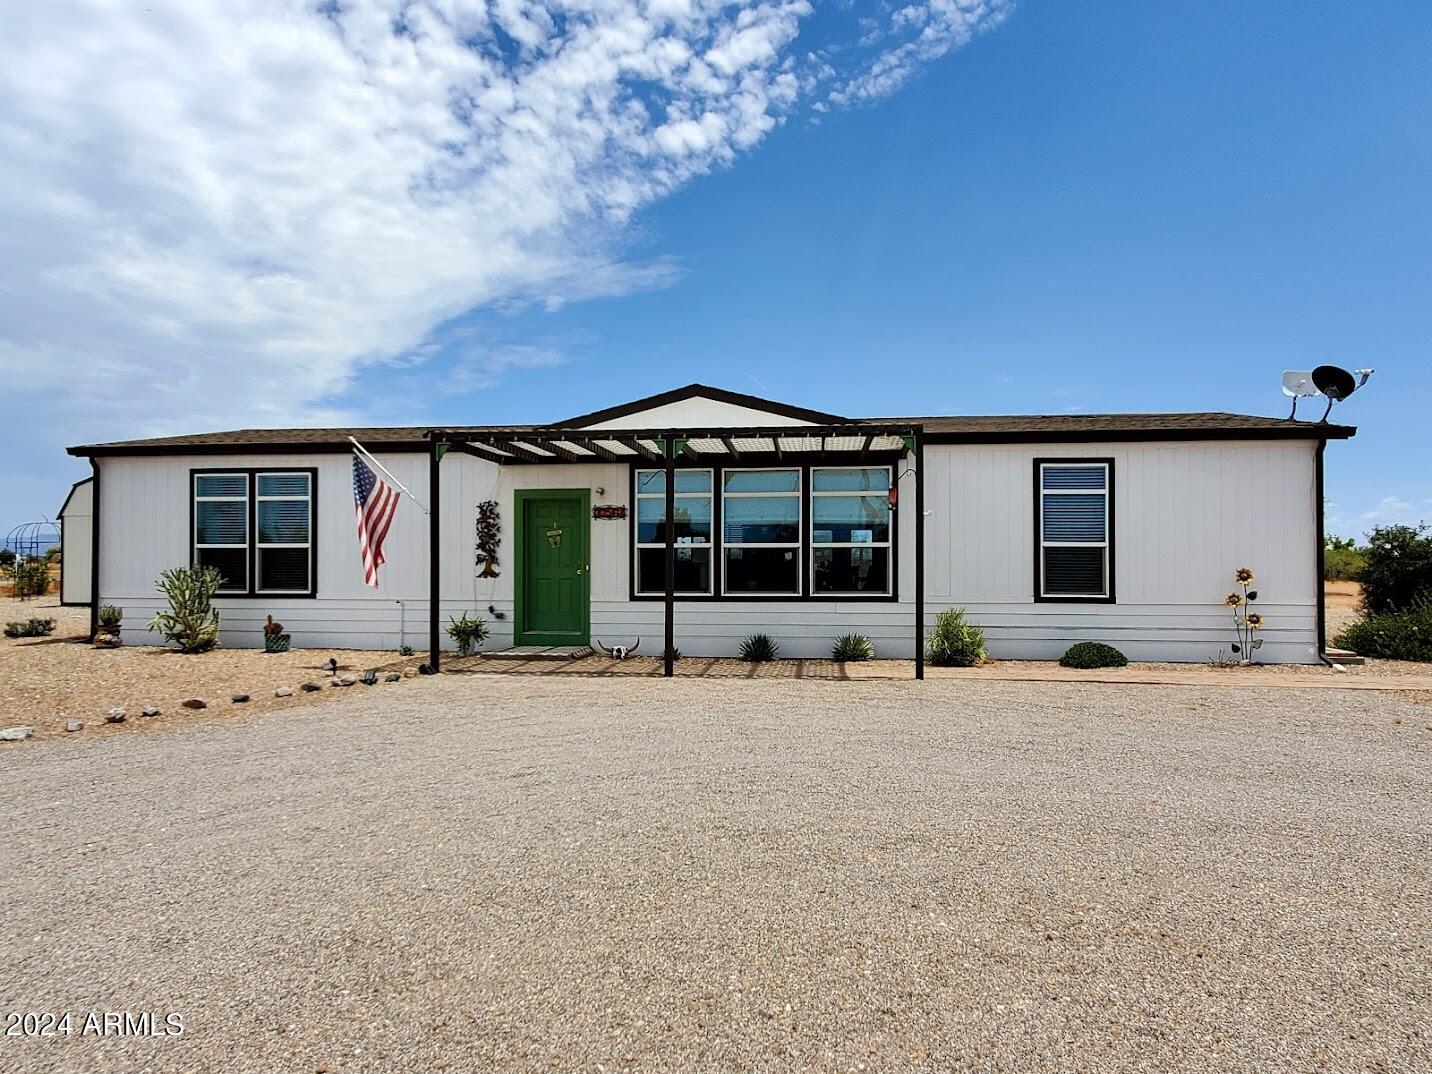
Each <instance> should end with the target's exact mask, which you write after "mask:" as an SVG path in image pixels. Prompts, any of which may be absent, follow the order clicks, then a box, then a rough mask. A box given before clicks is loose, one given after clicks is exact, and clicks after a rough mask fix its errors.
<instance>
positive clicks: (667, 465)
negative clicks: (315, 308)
mask: <svg viewBox="0 0 1432 1074" xmlns="http://www.w3.org/2000/svg"><path fill="white" fill-rule="evenodd" d="M427 440H428V449H429V451H428V466H429V471H428V473H429V483H428V488H429V490H430V492H429V495H430V497H431V501H432V502H431V504H430V505H429V507H430V510H431V513H430V514H429V516H428V518H429V522H428V543H429V552H428V555H429V571H430V575H429V591H428V616H429V622H428V664H427V670H428V671H430V672H437V671H440V670H441V667H442V653H441V623H440V619H441V605H440V600H439V597H440V592H439V590H440V577H441V551H442V549H441V530H440V527H439V525H438V521H437V520H438V518H439V517H440V514H439V508H440V501H441V489H442V486H441V483H440V482H439V480H438V478H439V471H440V467H441V464H442V460H443V457H444V456H445V455H447V454H448V453H449V452H453V451H456V452H460V453H462V454H465V455H471V456H472V457H474V458H478V459H482V460H484V461H486V462H490V463H494V464H496V465H499V466H561V465H571V464H577V463H594V462H606V463H611V462H617V463H627V464H629V465H631V466H644V467H650V468H656V467H658V466H659V467H662V468H663V469H664V470H665V471H666V512H665V517H666V519H667V520H668V522H667V524H666V525H664V526H663V530H664V537H665V583H666V584H665V594H664V600H663V604H664V614H665V639H666V640H665V650H664V653H663V661H664V674H665V675H667V676H671V675H672V674H673V666H672V665H673V660H674V654H675V648H676V641H675V637H676V599H677V594H676V549H677V544H676V527H675V526H674V525H672V524H670V520H671V519H674V518H675V516H676V480H675V474H676V471H677V469H678V465H679V464H680V465H690V464H692V463H698V464H699V463H705V464H708V465H710V464H715V465H733V466H791V465H798V464H804V463H810V462H819V463H821V464H822V465H841V464H846V465H857V464H864V465H869V464H885V465H892V466H893V467H894V468H895V475H894V479H893V481H892V483H891V486H890V494H889V496H890V505H891V507H892V509H893V508H897V504H898V499H899V486H900V482H901V481H902V480H904V479H906V478H908V479H909V480H910V481H911V483H912V484H913V486H914V487H913V490H912V491H913V496H914V514H915V563H914V590H915V592H914V601H915V609H914V622H913V631H914V640H915V677H916V678H917V679H923V678H924V677H925V655H924V653H925V637H924V635H925V630H924V620H925V510H924V503H925V488H924V486H925V476H924V471H925V467H924V451H925V432H924V427H923V425H921V424H920V423H918V422H881V421H870V422H863V421H850V422H842V423H839V424H822V425H793V426H762V427H754V428H688V429H630V430H628V429H619V430H618V429H611V430H608V429H591V428H563V427H559V426H549V427H543V428H541V429H538V430H536V431H533V430H530V429H525V430H516V429H514V430H510V431H505V430H502V429H492V430H481V431H474V430H471V429H431V430H429V431H428V433H427ZM902 460H904V461H905V468H904V469H903V471H902V470H900V468H899V465H898V464H899V463H900V462H901V461H902ZM633 510H634V508H633ZM790 599H799V598H790Z"/></svg>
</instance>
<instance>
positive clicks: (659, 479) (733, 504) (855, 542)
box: [631, 465, 896, 600]
mask: <svg viewBox="0 0 1432 1074" xmlns="http://www.w3.org/2000/svg"><path fill="white" fill-rule="evenodd" d="M674 473H675V475H676V477H675V480H676V487H675V489H674V490H673V494H674V496H675V498H676V518H675V523H674V526H673V532H672V538H673V540H674V542H675V553H676V556H675V558H676V587H675V590H674V592H675V593H676V594H677V595H678V596H681V597H685V598H698V599H699V598H710V599H714V600H720V599H722V598H732V599H736V600H739V599H743V598H744V599H749V600H762V599H771V600H793V599H794V600H801V599H812V600H842V599H850V600H862V599H863V600H880V599H891V598H892V597H893V594H894V591H895V574H896V563H895V512H894V511H893V509H892V508H891V507H890V488H891V482H892V481H893V480H894V477H893V470H892V468H891V467H890V466H888V465H887V466H859V465H845V466H836V465H831V466H732V467H713V468H711V469H678V470H676V471H674ZM632 504H633V509H632V519H633V521H632V528H631V533H632V556H633V561H632V596H633V597H634V598H636V599H641V598H652V597H660V596H662V595H663V594H664V593H665V592H666V471H665V470H660V469H655V468H636V469H633V471H632Z"/></svg>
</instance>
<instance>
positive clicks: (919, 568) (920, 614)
mask: <svg viewBox="0 0 1432 1074" xmlns="http://www.w3.org/2000/svg"><path fill="white" fill-rule="evenodd" d="M924 677H925V430H924V429H923V428H921V429H916V430H915V678H917V679H923V678H924Z"/></svg>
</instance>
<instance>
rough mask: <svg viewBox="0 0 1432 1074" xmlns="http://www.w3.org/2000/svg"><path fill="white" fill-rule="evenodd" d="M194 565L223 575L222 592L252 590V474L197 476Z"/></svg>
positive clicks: (195, 489) (195, 477) (220, 587)
mask: <svg viewBox="0 0 1432 1074" xmlns="http://www.w3.org/2000/svg"><path fill="white" fill-rule="evenodd" d="M194 564H195V566H198V567H214V568H217V570H218V571H219V573H220V574H221V575H222V576H223V581H222V582H221V583H220V584H219V592H220V593H247V592H248V591H249V475H248V474H247V473H236V474H195V475H194Z"/></svg>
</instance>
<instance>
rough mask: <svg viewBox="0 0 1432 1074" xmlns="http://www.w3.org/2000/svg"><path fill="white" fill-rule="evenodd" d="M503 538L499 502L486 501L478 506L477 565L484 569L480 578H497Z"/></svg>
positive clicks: (479, 575)
mask: <svg viewBox="0 0 1432 1074" xmlns="http://www.w3.org/2000/svg"><path fill="white" fill-rule="evenodd" d="M501 537H502V520H501V518H499V516H498V514H497V501H496V500H485V501H483V502H482V503H480V504H478V505H477V565H478V566H479V567H481V568H482V570H480V571H479V572H478V574H477V576H478V577H479V578H496V577H497V545H498V542H499V540H500V538H501Z"/></svg>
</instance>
